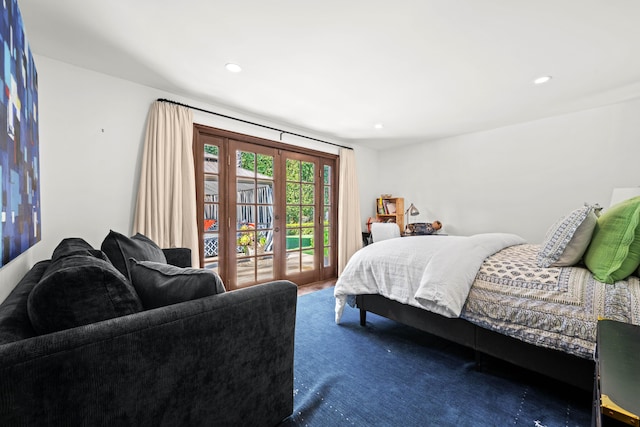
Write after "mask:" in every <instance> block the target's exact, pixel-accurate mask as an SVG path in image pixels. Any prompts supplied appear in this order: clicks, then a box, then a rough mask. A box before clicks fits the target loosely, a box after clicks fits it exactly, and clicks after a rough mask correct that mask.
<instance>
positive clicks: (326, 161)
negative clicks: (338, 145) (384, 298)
mask: <svg viewBox="0 0 640 427" xmlns="http://www.w3.org/2000/svg"><path fill="white" fill-rule="evenodd" d="M193 135H194V136H193V138H194V140H193V141H194V142H193V150H194V158H195V160H196V162H195V163H196V165H195V173H196V197H197V214H198V221H197V224H198V240H199V257H200V263H201V266H204V248H203V243H204V224H203V221H201V220H200V219H201V218H204V204H203V200H204V181H203V179H202V177H203V175H204V171H203V164H202V163H203V162H201V161H198V160H199V159H200V160H201V159H202V152H201V151H202V141H201V137H202V136H206V137H212V138H216V139H220V140H222V143H221V146H220V153H221V156H225V157H227V158H229V156H230V155H231V153H230V152H229V151H230V150H229V140H235V141H238V142H241V143H248V144H252V145H258V146H262V147H268V148H271V149H275V150H278V153H279V154H280V153H281V152H282V151H286V152H291V153H298V154H302V155H306V156H312V157H315V158H317V159H318V162H319V169H320V170H322V171H323V170H324V165H329V166H331V167H332V174H331V177H330V178H331V186H332V188H333V192H332V194H331V204H332V206H333V209H332V210H331V213H332V218H331V224H332V227H331V233H330V247H331V248H332V251H331V254H330V263H329V266H328V267H324V262H323V260H322V257H321V259H320V260H318V261H316V265H317V268H316V269H314V271H316V274H314V275H307V274H302V275H299V276H297V277H289V280H292V281H295V280H301V281H302V282H301V283H300V284H302V283H310V282H311V281H316V280H326V279H331V278H335V277H337V271H338V267H337V263H338V256H337V251H338V242H337V235H338V222H337V220H338V167H339V156H338V155H335V154H330V153H325V152H321V151H316V150H312V149H309V148H306V147H298V146H294V145H290V144H284V143H281V142H277V141H272V140H268V139H264V138H259V137H255V136H250V135H244V134H241V133H237V132H232V131H228V130H224V129H219V128H215V127H211V126H205V125H201V124H194V132H193ZM274 160H275V159H274ZM228 167H229V165H227V167H222V168H220V170H219V171H218V172H219V178H220V183H219V187H220V193H219V194H220V200H223V194H224V200H230V199H229V197H230V195H229V194H230V193H229V190H230V188H229V186H228V182H229V172H228ZM274 169H276V168H274ZM275 173H276V171H275V170H274V174H275ZM223 179H224V183H225V184H227V185H225V188H224V193H223V188H222V187H223V184H222V182H223ZM278 181H281V182H278ZM320 181H322V180H320ZM284 182H285V180H284V179H281V178H280V179H278V180H276V176H275V175H274V184H275V186H279V185H284ZM318 185H319V187H320V188H321V189H322V191H320V190H318V188H317V191H319V193H318V194H319V197H320V199H321V202H322V203H321V206H322V208H321V209H320V211H319V212H318V215H321V214H323V213H324V193H323V190H324V188H323V181H322V182H320V183H319V184H318ZM280 194H285V193H280ZM234 200H235V199H234ZM231 204H233V206H235V202H234V203H225V202H220V203H219V209H220V210H219V215H220V216H221V217H222V215H223V214H224V218H229V214H230V211H229V209H230V206H231ZM274 221H275V222H274V227H276V226H278V227H280V230H282V231H283V232H282V233H280V236H278V239H279V240H280V242H279V244H280V245H284V246H280V247H281V248H283V247H284V248H286V244H285V243H284V241H285V238H284V237H283V236H285V232H284V231H285V228H286V225H285V221H286V215H280V219H279V220H275V219H274ZM223 226H225V228H226V227H227V226H228V224H223ZM317 230H319V231H316V233H317V234H318V235H319V236H316V239H315V240H316V241H318V242H324V239H323V234H322V227H318V228H317ZM228 235H229V232H228V230H227V231H226V232H224V233H223V231H222V230H221V229H220V230H219V236H220V241H219V248H220V247H222V248H225V250H230V249H228V247H230V245H232V243H233V242H232V241H231V239H229V238H228ZM318 237H319V239H318ZM322 246H323V245H322ZM322 249H323V250H324V247H323V248H322ZM220 255H222V256H220ZM220 255H219V259H220V268H219V271H220V275H221V277H222V278H223V280H224V279H225V278H226V277H227V276H228V275H229V274H230V273H231V272H232V271H231V270H230V264H231V263H230V262H229V260H227V259H226V256H224V254H220ZM276 272H277V273H276ZM283 273H284V272H283V271H278V270H277V268H276V266H274V276H275V277H276V279H278V278H284V277H279V276H278V275H280V274H283ZM276 274H278V275H276ZM307 280H308V281H309V282H307Z"/></svg>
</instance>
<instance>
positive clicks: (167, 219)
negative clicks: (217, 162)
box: [133, 101, 200, 267]
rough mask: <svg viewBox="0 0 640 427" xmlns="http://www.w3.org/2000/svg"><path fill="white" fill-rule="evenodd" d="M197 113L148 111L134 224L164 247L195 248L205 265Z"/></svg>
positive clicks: (157, 106)
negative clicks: (197, 173)
mask: <svg viewBox="0 0 640 427" xmlns="http://www.w3.org/2000/svg"><path fill="white" fill-rule="evenodd" d="M192 145H193V112H192V111H191V110H190V109H189V108H186V107H182V106H179V105H175V104H171V103H167V102H162V101H155V102H154V103H153V104H152V105H151V108H150V110H149V117H148V120H147V133H146V137H145V145H144V153H143V156H142V167H141V171H140V186H139V188H138V199H137V203H136V213H135V218H134V224H133V232H134V233H136V232H139V233H142V234H144V235H145V236H147V237H149V238H150V239H152V240H153V241H154V242H156V243H157V244H158V245H159V246H160V247H161V248H174V247H185V248H190V249H191V258H192V260H191V262H192V265H193V266H196V267H197V266H199V265H200V257H199V253H198V247H199V246H198V229H197V223H196V219H197V211H196V184H195V171H194V161H193V150H192Z"/></svg>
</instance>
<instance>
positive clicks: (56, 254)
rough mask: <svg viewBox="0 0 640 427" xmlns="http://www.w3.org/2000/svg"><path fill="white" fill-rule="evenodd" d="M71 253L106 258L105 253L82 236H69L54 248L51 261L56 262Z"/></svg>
mask: <svg viewBox="0 0 640 427" xmlns="http://www.w3.org/2000/svg"><path fill="white" fill-rule="evenodd" d="M70 255H87V256H94V257H96V258H100V259H106V258H105V254H104V253H103V252H102V251H101V250H98V249H94V248H93V246H91V245H90V244H88V243H87V242H86V241H85V240H84V239H81V238H80V237H69V238H67V239H63V240H62V241H61V242H60V243H59V244H58V246H56V248H55V249H54V250H53V255H51V262H56V261H58V260H59V259H61V258H64V257H68V256H70Z"/></svg>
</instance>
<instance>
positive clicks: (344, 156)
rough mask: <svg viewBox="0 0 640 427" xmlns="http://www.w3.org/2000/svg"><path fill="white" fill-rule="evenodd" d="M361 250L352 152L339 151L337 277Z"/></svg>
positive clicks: (356, 178) (347, 150)
mask: <svg viewBox="0 0 640 427" xmlns="http://www.w3.org/2000/svg"><path fill="white" fill-rule="evenodd" d="M360 248H362V228H361V225H360V193H359V192H358V177H357V174H356V156H355V153H354V152H353V150H350V149H346V148H341V149H340V188H339V200H338V275H339V274H341V273H342V270H344V267H345V266H346V265H347V262H348V261H349V259H350V258H351V256H352V255H353V254H354V253H355V252H356V251H357V250H358V249H360Z"/></svg>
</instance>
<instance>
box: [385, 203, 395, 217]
mask: <svg viewBox="0 0 640 427" xmlns="http://www.w3.org/2000/svg"><path fill="white" fill-rule="evenodd" d="M387 213H388V214H389V215H394V214H395V213H396V204H395V203H393V202H387Z"/></svg>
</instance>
